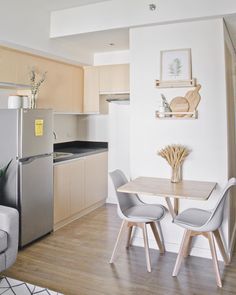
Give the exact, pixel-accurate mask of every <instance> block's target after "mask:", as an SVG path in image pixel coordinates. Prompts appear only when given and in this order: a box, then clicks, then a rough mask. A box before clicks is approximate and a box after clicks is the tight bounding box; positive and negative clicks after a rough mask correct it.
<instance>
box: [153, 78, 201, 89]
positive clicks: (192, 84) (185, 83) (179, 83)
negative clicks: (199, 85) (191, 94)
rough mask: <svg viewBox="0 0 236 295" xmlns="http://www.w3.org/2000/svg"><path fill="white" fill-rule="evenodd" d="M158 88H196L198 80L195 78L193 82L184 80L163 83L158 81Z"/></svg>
mask: <svg viewBox="0 0 236 295" xmlns="http://www.w3.org/2000/svg"><path fill="white" fill-rule="evenodd" d="M155 83H156V87H157V88H180V87H195V86H196V79H195V78H193V79H191V80H182V81H180V80H179V81H161V80H156V81H155Z"/></svg>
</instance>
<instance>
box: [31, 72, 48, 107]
mask: <svg viewBox="0 0 236 295" xmlns="http://www.w3.org/2000/svg"><path fill="white" fill-rule="evenodd" d="M46 74H47V72H44V73H42V74H41V73H40V74H38V73H36V70H35V69H34V68H32V70H31V71H30V90H31V97H30V106H31V109H35V108H36V99H37V95H38V93H39V87H40V86H41V84H42V83H43V82H44V81H45V79H46ZM37 76H39V77H37Z"/></svg>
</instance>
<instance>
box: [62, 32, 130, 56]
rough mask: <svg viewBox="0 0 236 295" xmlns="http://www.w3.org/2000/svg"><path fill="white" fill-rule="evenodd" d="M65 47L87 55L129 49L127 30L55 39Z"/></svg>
mask: <svg viewBox="0 0 236 295" xmlns="http://www.w3.org/2000/svg"><path fill="white" fill-rule="evenodd" d="M57 42H59V43H60V44H61V45H63V46H64V47H65V46H73V47H75V48H77V49H78V50H82V51H83V52H85V51H87V52H88V53H96V52H107V51H118V50H128V49H129V29H116V30H107V31H99V32H92V33H86V34H80V35H73V36H67V37H61V38H57Z"/></svg>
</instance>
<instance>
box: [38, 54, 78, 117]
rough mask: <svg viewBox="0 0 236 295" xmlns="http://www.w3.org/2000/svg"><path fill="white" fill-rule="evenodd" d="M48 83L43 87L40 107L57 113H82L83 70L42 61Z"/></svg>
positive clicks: (50, 61)
mask: <svg viewBox="0 0 236 295" xmlns="http://www.w3.org/2000/svg"><path fill="white" fill-rule="evenodd" d="M40 66H41V69H40V71H41V72H44V71H46V72H47V76H46V81H45V82H44V83H43V84H42V85H41V87H40V92H39V96H38V107H41V108H48V107H49V108H53V109H54V110H55V111H57V112H73V113H81V112H82V111H83V110H82V103H83V102H82V100H83V69H82V68H79V67H76V66H73V65H67V64H64V63H59V62H56V61H52V60H47V59H42V60H41V61H40Z"/></svg>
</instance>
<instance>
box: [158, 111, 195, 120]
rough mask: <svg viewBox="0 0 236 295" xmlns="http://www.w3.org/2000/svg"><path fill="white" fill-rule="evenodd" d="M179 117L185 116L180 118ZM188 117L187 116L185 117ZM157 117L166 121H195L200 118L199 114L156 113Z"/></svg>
mask: <svg viewBox="0 0 236 295" xmlns="http://www.w3.org/2000/svg"><path fill="white" fill-rule="evenodd" d="M179 115H183V116H181V117H179ZM185 115H186V116H185ZM156 117H157V118H158V119H162V120H163V119H164V120H176V119H177V120H194V119H197V118H198V112H197V111H194V112H159V111H156Z"/></svg>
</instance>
